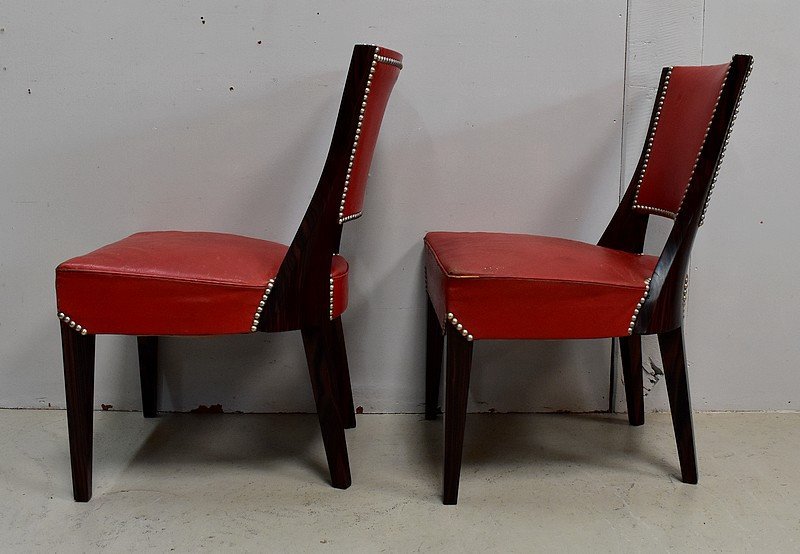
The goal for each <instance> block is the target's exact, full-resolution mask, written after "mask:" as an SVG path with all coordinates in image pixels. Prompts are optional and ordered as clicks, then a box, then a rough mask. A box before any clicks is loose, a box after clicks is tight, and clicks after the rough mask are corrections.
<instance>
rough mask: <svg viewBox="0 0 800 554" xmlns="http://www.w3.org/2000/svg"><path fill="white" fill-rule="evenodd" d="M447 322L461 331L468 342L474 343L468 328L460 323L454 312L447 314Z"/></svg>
mask: <svg viewBox="0 0 800 554" xmlns="http://www.w3.org/2000/svg"><path fill="white" fill-rule="evenodd" d="M447 321H449V322H450V323H451V324H452V325H453V327H455V328H456V330H457V331H461V334H462V335H463V336H464V337H466V338H467V340H468V341H470V342H472V340H473V337H472V335H470V334H469V331H467V328H466V327H464V325H463V324H462V323H459V322H458V318H457V317H456V316H454V315H453V313H452V312H447Z"/></svg>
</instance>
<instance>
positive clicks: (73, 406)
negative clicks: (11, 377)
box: [61, 45, 402, 502]
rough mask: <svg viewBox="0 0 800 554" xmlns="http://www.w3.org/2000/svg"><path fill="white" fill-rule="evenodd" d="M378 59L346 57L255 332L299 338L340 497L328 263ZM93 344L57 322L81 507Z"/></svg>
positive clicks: (343, 406)
mask: <svg viewBox="0 0 800 554" xmlns="http://www.w3.org/2000/svg"><path fill="white" fill-rule="evenodd" d="M380 51H381V50H380V48H379V47H378V46H375V45H356V46H355V47H354V49H353V55H352V58H351V62H350V67H349V70H348V74H347V79H346V81H345V86H344V92H343V94H342V101H341V105H340V108H339V113H338V116H337V119H336V124H335V127H334V131H333V138H332V140H331V146H330V149H329V151H328V157H327V159H326V162H325V165H324V168H323V170H322V175H321V177H320V180H319V183H318V184H317V187H316V190H315V191H314V195H313V197H312V199H311V202H310V204H309V206H308V209H307V210H306V213H305V215H304V217H303V219H302V221H301V223H300V226H299V228H298V230H297V233H296V234H295V237H294V239H293V240H292V242H291V244H290V246H289V249H288V252H287V254H286V256H285V258H284V260H283V262H282V263H281V266H280V268H279V270H278V273H277V275H276V276H275V278H274V284H273V287H272V290H271V291H270V295H269V298H268V302H266V303H265V304H266V307H265V308H264V309H263V311H262V312H261V316H260V319H258V325H257V330H258V331H262V332H269V333H271V332H282V331H291V330H300V331H301V333H302V337H303V344H304V347H305V351H306V358H307V361H308V370H309V376H310V379H311V385H312V390H313V393H314V399H315V402H316V406H317V414H318V417H319V421H320V427H321V430H322V437H323V443H324V446H325V452H326V456H327V459H328V466H329V470H330V475H331V484H332V485H333V486H334V487H336V488H340V489H346V488H347V487H349V486H350V484H351V476H350V466H349V461H348V456H347V444H346V441H345V435H344V430H345V429H346V428H352V427H355V425H356V421H355V410H354V406H353V393H352V387H351V384H350V375H349V369H348V365H347V354H346V348H345V342H344V331H343V328H342V322H341V318H340V317H336V318H333V317H332V314H331V311H330V286H331V285H330V279H331V275H330V272H331V259H332V257H333V256H334V255H335V254H338V252H339V245H340V240H341V234H342V225H343V223H344V221H340V220H339V208H340V202H341V201H342V198H343V192H344V187H345V184H346V179H345V177H346V175H347V168H348V164H349V163H350V161H351V149H352V148H353V137H354V136H356V135H357V133H358V132H360V131H357V130H358V129H359V128H360V123H359V121H360V117H359V116H360V115H361V114H362V113H363V110H362V108H363V105H362V103H363V102H364V101H365V97H366V96H365V94H366V93H365V91H366V89H367V87H368V86H369V83H370V75H371V73H372V72H371V68H372V67H373V65H374V64H375V63H376V60H378V61H380V63H385V64H387V65H388V66H389V67H391V68H392V70H393V71H397V72H399V71H400V69H402V63H401V59H402V58H401V59H398V60H395V59H393V58H387V57H385V56H378V53H379V52H380ZM384 52H385V51H384ZM396 77H397V75H396V74H395V75H394V78H396ZM393 83H394V81H392V84H393ZM381 115H382V114H381ZM95 336H96V335H93V334H81V333H78V332H76V331H75V329H74V328H71V327H70V325H69V324H68V323H66V322H65V321H63V320H62V321H61V337H62V349H63V355H64V378H65V386H66V398H67V420H68V427H69V439H70V460H71V465H72V477H73V492H74V497H75V500H76V501H81V502H85V501H88V500H89V499H90V498H91V494H92V415H93V391H94V345H95ZM137 339H138V353H139V370H140V378H141V388H142V407H143V414H144V416H145V417H155V416H156V415H157V396H156V394H157V392H156V391H157V387H156V385H157V377H158V343H159V337H157V336H140V337H138V338H137Z"/></svg>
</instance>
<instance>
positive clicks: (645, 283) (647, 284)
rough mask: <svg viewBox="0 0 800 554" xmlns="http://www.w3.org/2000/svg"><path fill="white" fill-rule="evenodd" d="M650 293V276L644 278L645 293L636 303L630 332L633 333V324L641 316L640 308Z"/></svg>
mask: <svg viewBox="0 0 800 554" xmlns="http://www.w3.org/2000/svg"><path fill="white" fill-rule="evenodd" d="M649 294H650V277H648V278H647V279H645V280H644V294H643V295H642V297H641V298H640V299H639V302H638V303H637V304H636V307H635V308H634V309H633V315H632V316H631V323H630V325H628V334H629V335H632V334H633V326H634V325H635V324H636V318H637V317H638V316H639V310H640V309H641V308H642V304H644V301H645V300H647V296H648V295H649Z"/></svg>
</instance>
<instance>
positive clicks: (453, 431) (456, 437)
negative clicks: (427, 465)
mask: <svg viewBox="0 0 800 554" xmlns="http://www.w3.org/2000/svg"><path fill="white" fill-rule="evenodd" d="M446 333H447V377H446V379H447V383H446V386H445V408H444V503H445V504H456V503H457V502H458V484H459V481H460V479H461V457H462V452H463V449H464V426H465V424H466V421H467V399H468V397H469V376H470V372H471V371H472V345H473V342H472V341H468V340H467V339H465V338H464V337H463V336H462V335H461V333H459V332H458V331H456V329H455V327H453V326H452V325H447V332H446Z"/></svg>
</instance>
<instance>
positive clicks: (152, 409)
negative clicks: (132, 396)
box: [137, 337, 158, 417]
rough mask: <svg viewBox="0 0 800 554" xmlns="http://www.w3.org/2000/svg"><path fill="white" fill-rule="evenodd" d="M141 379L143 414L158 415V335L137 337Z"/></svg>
mask: <svg viewBox="0 0 800 554" xmlns="http://www.w3.org/2000/svg"><path fill="white" fill-rule="evenodd" d="M137 346H138V349H139V379H140V381H141V385H142V414H143V415H144V417H156V416H157V415H158V337H137Z"/></svg>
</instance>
